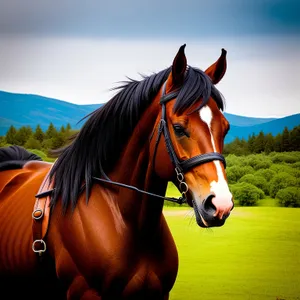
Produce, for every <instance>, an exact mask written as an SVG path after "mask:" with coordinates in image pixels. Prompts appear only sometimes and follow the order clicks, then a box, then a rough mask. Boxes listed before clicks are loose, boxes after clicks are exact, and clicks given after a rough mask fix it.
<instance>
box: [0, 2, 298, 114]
mask: <svg viewBox="0 0 300 300" xmlns="http://www.w3.org/2000/svg"><path fill="white" fill-rule="evenodd" d="M83 3H84V4H83ZM299 11H300V1H291V0H287V1H281V0H273V1H271V0H264V1H263V0H262V1H258V0H252V1H238V0H223V1H222V0H211V1H199V0H198V1H194V0H186V1H177V0H173V1H169V0H168V1H158V0H154V1H151V2H149V1H136V0H127V1H121V0H112V1H107V2H104V1H84V2H82V1H78V0H73V1H48V0H44V1H40V0H28V1H25V0H23V1H21V0H14V1H13V0H2V1H1V4H0V44H1V45H0V90H5V91H10V92H20V93H32V94H39V95H43V96H48V97H54V98H58V99H61V100H65V101H70V102H73V103H78V104H90V103H103V102H106V101H107V100H108V99H109V98H110V97H111V94H110V92H108V90H109V89H110V88H111V87H113V86H114V85H115V83H116V82H118V81H122V80H124V79H125V76H127V75H128V76H131V77H134V78H137V79H138V78H139V76H138V73H139V72H140V73H144V74H151V73H152V72H156V71H159V70H161V69H163V68H165V67H168V66H169V65H170V64H171V62H172V60H173V57H174V55H175V54H176V52H177V50H178V48H179V46H180V45H181V44H183V43H186V44H187V47H186V55H187V59H188V63H189V64H190V65H193V66H195V67H199V68H201V69H206V68H207V67H208V66H209V65H210V64H211V63H213V62H214V61H215V60H216V59H217V58H218V56H219V55H220V51H221V48H225V49H227V50H228V72H227V74H226V75H225V77H224V80H223V81H222V82H221V83H220V84H219V85H218V87H219V89H220V91H221V92H222V93H223V94H224V96H225V98H226V103H227V105H226V111H227V112H229V113H234V114H239V115H246V116H264V117H268V116H277V117H281V116H286V115H290V114H294V113H299V112H300V101H299V100H300V99H299V98H300V96H299V95H300V85H299V83H300V75H299V70H300V51H299V50H300V16H299V14H300V13H299Z"/></svg>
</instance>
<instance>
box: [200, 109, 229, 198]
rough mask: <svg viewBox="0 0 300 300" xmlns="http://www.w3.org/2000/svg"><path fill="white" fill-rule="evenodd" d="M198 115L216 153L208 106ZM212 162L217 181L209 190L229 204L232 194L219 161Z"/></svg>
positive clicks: (210, 113) (211, 184)
mask: <svg viewBox="0 0 300 300" xmlns="http://www.w3.org/2000/svg"><path fill="white" fill-rule="evenodd" d="M199 115H200V118H201V120H202V121H203V122H204V123H206V124H207V127H208V130H209V133H210V139H211V144H212V147H213V150H214V152H217V150H216V145H215V141H214V137H213V134H212V132H211V121H212V112H211V109H210V108H209V106H207V105H205V106H204V107H203V108H201V109H200V112H199ZM213 162H214V164H215V166H216V169H217V175H218V181H217V182H216V181H215V180H213V181H212V182H211V183H210V190H211V191H212V192H213V193H214V194H215V195H216V198H220V199H224V201H230V202H231V199H232V194H231V193H230V191H229V188H228V184H227V182H226V180H225V177H224V174H223V171H222V167H221V162H220V161H219V160H214V161H213Z"/></svg>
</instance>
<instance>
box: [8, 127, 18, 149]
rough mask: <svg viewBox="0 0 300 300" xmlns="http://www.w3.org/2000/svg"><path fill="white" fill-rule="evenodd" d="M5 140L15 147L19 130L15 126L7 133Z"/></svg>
mask: <svg viewBox="0 0 300 300" xmlns="http://www.w3.org/2000/svg"><path fill="white" fill-rule="evenodd" d="M5 139H6V142H7V143H8V144H11V145H14V144H16V143H17V130H16V128H15V127H14V126H13V125H11V126H10V127H9V129H8V131H7V132H6V135H5Z"/></svg>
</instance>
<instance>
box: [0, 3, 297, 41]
mask: <svg viewBox="0 0 300 300" xmlns="http://www.w3.org/2000/svg"><path fill="white" fill-rule="evenodd" d="M299 11H300V2H299V1H298V0H285V1H284V0H277V1H273V0H264V1H261V0H252V1H242V0H211V1H200V0H186V1H171V0H165V1H160V0H152V1H140V0H127V1H123V0H122V1H121V0H110V1H95V0H93V1H92V0H87V1H84V2H82V1H80V0H72V1H67V0H61V1H55V0H52V1H50V0H43V1H40V0H26V1H24V0H2V1H1V9H0V33H2V34H4V33H5V34H34V35H48V36H49V35H52V36H73V37H82V36H90V37H92V36H97V37H119V38H120V37H123V38H129V37H152V38H164V39H168V38H171V39H172V38H174V37H202V36H206V37H207V36H210V35H217V36H222V35H243V34H256V35H257V34H282V33H286V34H292V33H293V34H295V33H299V32H300V19H299V17H298V13H297V12H299Z"/></svg>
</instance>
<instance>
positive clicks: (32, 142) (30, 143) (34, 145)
mask: <svg viewBox="0 0 300 300" xmlns="http://www.w3.org/2000/svg"><path fill="white" fill-rule="evenodd" d="M24 148H27V149H28V148H29V149H37V150H40V149H41V148H42V146H41V142H40V141H38V140H36V139H35V138H34V137H30V138H29V139H28V140H27V142H26V143H25V145H24Z"/></svg>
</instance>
